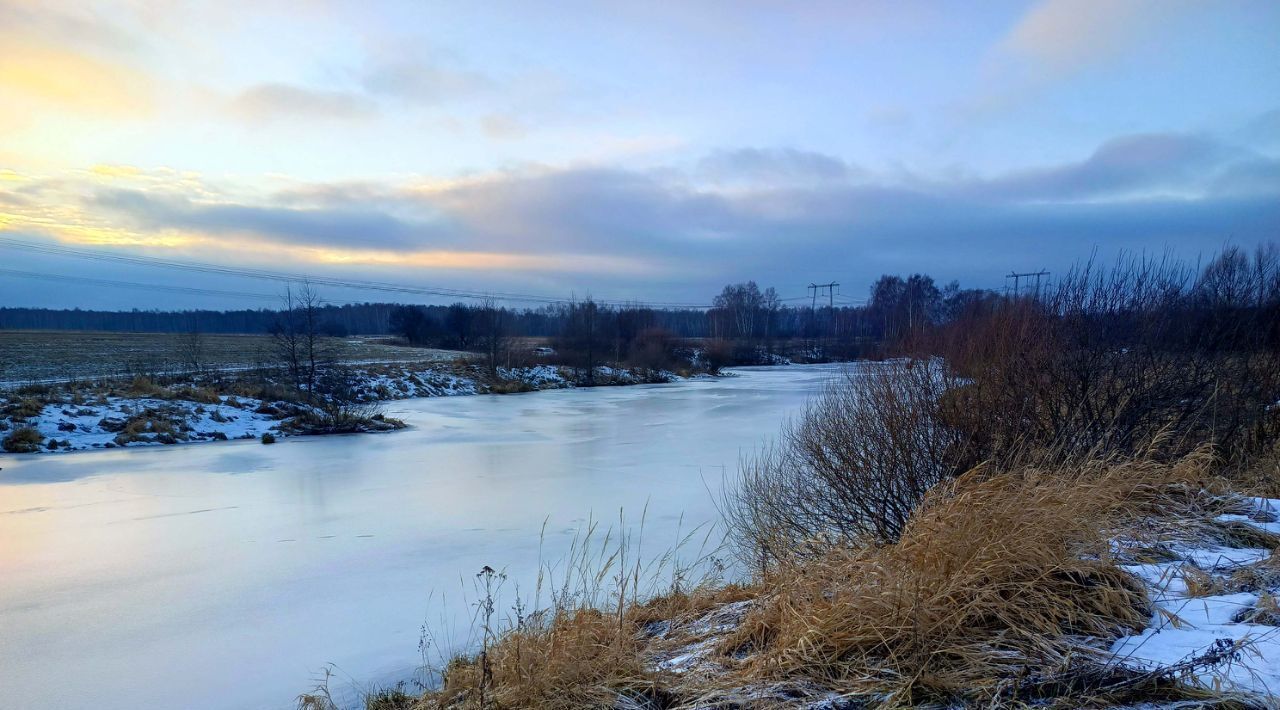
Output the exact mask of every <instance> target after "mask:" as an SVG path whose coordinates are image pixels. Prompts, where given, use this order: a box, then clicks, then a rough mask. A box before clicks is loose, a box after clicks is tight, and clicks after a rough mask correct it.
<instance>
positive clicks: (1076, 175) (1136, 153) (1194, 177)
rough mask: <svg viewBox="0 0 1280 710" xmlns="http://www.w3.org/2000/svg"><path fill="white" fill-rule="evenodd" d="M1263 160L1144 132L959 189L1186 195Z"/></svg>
mask: <svg viewBox="0 0 1280 710" xmlns="http://www.w3.org/2000/svg"><path fill="white" fill-rule="evenodd" d="M1268 162H1272V163H1274V162H1275V161H1269V160H1268V159H1267V158H1265V157H1263V156H1261V155H1258V154H1256V153H1253V152H1252V151H1248V150H1245V149H1243V148H1238V147H1235V146H1231V145H1227V144H1224V143H1221V142H1219V141H1218V140H1215V139H1213V138H1211V137H1209V136H1204V135H1195V134H1180V133H1149V134H1139V135H1130V136H1122V137H1118V138H1115V139H1112V140H1110V141H1107V142H1106V143H1104V144H1103V145H1101V146H1100V147H1099V148H1098V149H1097V150H1096V151H1094V153H1093V154H1092V155H1090V156H1089V157H1088V158H1086V159H1084V160H1082V161H1079V162H1076V163H1068V164H1064V165H1059V166H1054V167H1049V168H1041V169H1036V170H1026V171H1021V172H1017V173H1013V174H1011V175H1007V176H1003V177H1000V178H997V179H993V180H987V181H977V182H974V183H973V184H970V185H967V186H965V189H966V190H968V191H969V192H971V193H974V194H984V195H988V196H991V197H996V198H1001V199H1021V200H1058V201H1064V200H1077V199H1091V198H1105V199H1115V198H1118V197H1124V196H1130V195H1133V194H1143V193H1145V194H1151V193H1153V192H1165V193H1176V194H1182V195H1186V194H1197V193H1202V192H1203V191H1204V190H1205V188H1206V186H1208V185H1210V184H1212V183H1215V182H1218V181H1219V180H1220V178H1221V177H1222V176H1223V175H1224V174H1226V173H1228V172H1230V171H1232V170H1236V169H1239V168H1240V167H1241V166H1244V165H1250V164H1253V165H1254V169H1255V170H1256V169H1258V168H1259V165H1258V164H1262V165H1265V164H1266V163H1268ZM1220 184H1221V185H1223V186H1225V187H1228V188H1229V185H1228V184H1225V183H1220ZM1241 186H1243V184H1241Z"/></svg>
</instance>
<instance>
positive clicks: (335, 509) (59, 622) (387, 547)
mask: <svg viewBox="0 0 1280 710" xmlns="http://www.w3.org/2000/svg"><path fill="white" fill-rule="evenodd" d="M733 372H734V374H735V375H736V376H734V377H720V378H699V379H691V380H684V381H681V382H679V383H674V384H656V385H636V386H626V387H597V388H590V389H587V388H572V387H566V388H562V389H553V390H546V391H541V392H535V393H531V394H528V395H522V396H517V397H483V396H456V397H420V398H413V399H402V400H395V401H389V402H387V403H386V404H385V411H386V415H387V416H388V417H393V418H397V419H401V420H403V421H405V422H406V423H407V424H408V425H409V427H408V428H407V429H404V430H402V431H399V432H396V433H394V434H393V435H392V434H389V435H385V436H365V435H361V436H315V437H312V436H297V437H288V438H285V439H282V440H281V441H280V442H279V443H278V444H275V445H273V446H263V445H261V444H259V443H257V442H256V441H250V440H243V441H236V440H232V441H228V442H223V443H221V444H219V445H216V446H151V447H146V448H134V447H133V446H129V447H124V448H115V449H93V450H89V451H83V452H79V453H77V454H75V455H72V456H48V455H41V456H4V457H2V460H0V468H3V470H0V539H3V540H5V541H6V544H4V545H0V578H2V579H4V580H5V583H4V584H3V585H0V618H3V619H4V633H5V637H6V643H5V644H2V645H0V687H3V688H4V689H5V693H6V696H5V697H6V702H7V703H9V704H12V705H14V706H15V707H94V708H99V709H100V710H136V709H137V708H146V707H157V708H170V707H182V708H187V709H189V710H223V709H224V708H263V709H264V710H291V709H292V708H295V707H296V703H295V702H294V698H295V697H296V696H297V695H298V693H299V692H302V691H305V690H308V689H310V688H311V687H313V686H314V685H315V682H316V679H317V678H319V677H320V676H321V675H323V672H324V670H325V669H326V668H327V667H331V668H332V669H333V672H334V674H335V676H334V678H333V679H332V680H331V683H330V688H331V689H332V691H333V693H334V695H335V696H336V697H339V698H348V699H350V701H351V702H350V703H346V704H347V705H350V706H354V705H355V704H356V703H357V702H358V700H357V699H358V698H359V697H360V692H361V691H363V690H366V689H368V687H369V686H370V685H374V684H376V685H382V684H388V685H390V684H394V683H396V682H397V681H399V680H409V679H413V678H415V677H416V675H415V670H416V669H417V668H419V667H420V666H422V664H423V657H422V653H421V652H420V650H419V643H420V642H421V641H423V639H424V637H423V627H424V626H426V627H429V628H430V629H431V630H432V635H431V637H430V641H431V644H432V645H431V647H430V649H429V654H430V656H431V657H432V658H434V657H435V656H436V654H437V652H439V653H445V654H449V653H453V652H459V651H462V650H465V649H466V648H468V647H469V643H468V642H469V640H470V639H469V638H468V636H469V625H470V619H471V617H472V616H473V615H474V613H475V609H474V607H473V606H471V604H470V602H471V601H472V600H474V598H475V597H474V590H473V589H472V585H471V582H472V581H473V575H474V574H475V573H476V572H477V571H479V570H480V569H481V568H482V567H484V566H485V565H489V566H490V567H493V568H494V569H498V570H501V571H503V572H505V573H506V574H507V577H508V581H507V585H506V588H505V589H504V590H503V591H502V593H501V595H500V598H499V599H498V601H497V604H498V607H499V608H500V609H503V610H507V609H510V607H511V606H512V605H513V603H514V596H513V595H514V593H515V591H516V588H517V586H518V587H519V589H520V590H521V594H526V593H527V592H529V591H531V590H532V589H533V588H534V586H535V585H536V584H537V573H538V569H537V563H538V560H539V559H544V560H548V561H550V560H551V559H554V558H559V557H560V556H561V555H563V554H564V552H565V551H566V550H568V549H569V548H570V547H571V545H572V541H573V540H574V538H575V536H577V535H579V534H580V533H581V531H583V530H584V529H586V528H587V527H588V526H589V525H590V524H591V522H592V521H593V520H594V521H595V522H596V523H597V524H598V526H599V527H598V529H597V532H596V535H597V538H598V539H602V538H603V537H604V535H605V532H606V530H607V529H610V528H612V529H613V530H614V532H615V534H616V533H617V532H619V531H620V526H619V525H618V517H619V510H620V509H624V510H625V515H626V523H627V524H626V530H628V531H631V532H635V531H636V530H638V529H639V528H640V527H643V529H644V532H643V550H642V553H643V554H644V555H645V556H646V558H647V557H649V556H651V555H657V554H661V553H662V552H664V551H666V550H669V549H671V548H673V547H676V546H677V545H678V544H679V542H680V540H681V539H682V538H684V537H685V536H687V535H689V534H690V533H691V532H693V531H696V532H694V537H695V538H696V539H695V540H693V541H692V543H690V544H689V545H687V546H686V547H687V548H689V549H687V552H688V554H689V556H690V557H693V556H696V555H697V547H698V546H699V545H700V544H701V542H702V540H703V538H704V537H705V535H706V533H707V532H711V533H712V537H713V542H712V543H711V544H712V546H714V544H715V543H714V539H715V538H716V537H718V535H719V528H715V529H711V528H710V527H709V526H711V525H712V524H714V522H715V521H716V520H717V519H718V517H719V516H718V513H717V511H716V508H715V495H716V493H715V492H716V491H717V490H718V489H719V485H720V483H721V481H722V479H723V477H724V475H725V472H726V471H732V470H733V468H734V467H735V466H736V465H737V462H738V460H739V457H740V455H741V453H742V452H743V451H749V450H751V449H752V448H753V447H755V446H757V445H758V444H759V442H760V441H761V440H763V439H764V438H765V437H767V436H770V435H772V434H773V433H775V432H776V431H777V426H778V422H779V421H781V420H783V419H785V418H786V417H789V416H792V415H794V414H795V413H796V412H798V411H799V410H800V409H801V408H802V407H803V406H804V403H805V402H806V401H807V400H808V399H809V398H810V396H811V395H812V394H813V393H814V392H816V391H817V390H818V388H819V387H820V386H821V384H822V383H824V382H826V381H827V380H829V379H830V378H831V377H832V376H833V375H835V374H837V373H838V372H839V367H837V366H792V367H772V368H742V369H736V370H734V371H733ZM646 503H647V509H646ZM642 519H643V522H642ZM632 539H633V540H635V541H637V542H639V535H636V536H635V537H633V538H632ZM540 549H542V550H544V551H545V554H544V555H542V556H540V554H539V550H540ZM107 620H109V623H108V621H107ZM330 664H331V665H330Z"/></svg>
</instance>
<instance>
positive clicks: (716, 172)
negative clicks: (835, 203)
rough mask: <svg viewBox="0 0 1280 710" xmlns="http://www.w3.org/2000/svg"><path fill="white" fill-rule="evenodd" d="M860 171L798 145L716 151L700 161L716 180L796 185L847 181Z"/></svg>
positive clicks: (706, 175) (700, 171) (701, 168)
mask: <svg viewBox="0 0 1280 710" xmlns="http://www.w3.org/2000/svg"><path fill="white" fill-rule="evenodd" d="M856 172H857V170H856V169H854V168H853V167H852V166H850V165H849V164H848V163H846V162H845V161H843V160H841V159H839V158H835V157H832V156H830V155H824V154H822V153H814V152H811V151H805V150H797V149H795V148H770V149H761V148H740V149H737V150H717V151H714V152H712V153H711V154H710V155H708V156H706V157H705V158H703V159H702V160H701V162H699V163H698V169H697V173H698V175H699V177H701V178H703V179H706V180H709V181H711V182H714V183H727V184H733V183H764V184H778V183H784V184H795V183H810V182H830V181H839V180H844V179H846V178H848V177H850V176H852V175H853V174H855V173H856Z"/></svg>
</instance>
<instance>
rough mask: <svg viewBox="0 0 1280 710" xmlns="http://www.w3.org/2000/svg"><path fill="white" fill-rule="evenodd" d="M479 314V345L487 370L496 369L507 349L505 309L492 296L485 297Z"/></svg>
mask: <svg viewBox="0 0 1280 710" xmlns="http://www.w3.org/2000/svg"><path fill="white" fill-rule="evenodd" d="M477 315H478V316H479V335H480V338H479V340H480V342H479V345H480V346H481V347H480V350H481V352H483V353H484V358H485V366H486V367H488V368H489V372H497V371H498V363H500V362H502V357H503V355H504V354H505V353H506V351H507V345H508V343H507V328H506V309H504V308H499V307H498V305H497V304H496V303H495V302H494V300H493V298H491V297H490V298H485V299H484V300H483V301H482V302H481V305H480V308H479V311H478V313H477Z"/></svg>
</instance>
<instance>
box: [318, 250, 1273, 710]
mask: <svg viewBox="0 0 1280 710" xmlns="http://www.w3.org/2000/svg"><path fill="white" fill-rule="evenodd" d="M1268 254H1271V256H1268ZM1272 256H1274V254H1273V253H1271V252H1259V254H1258V255H1255V256H1254V257H1252V258H1250V257H1249V256H1248V255H1241V254H1240V253H1238V252H1228V253H1227V254H1224V255H1222V256H1221V257H1219V258H1218V259H1215V260H1213V261H1212V262H1210V263H1209V264H1208V265H1207V266H1206V267H1205V268H1204V269H1201V270H1194V269H1189V268H1186V267H1184V266H1182V265H1178V264H1171V263H1168V262H1163V261H1149V260H1142V259H1135V260H1127V261H1121V262H1120V263H1118V264H1117V265H1115V266H1114V267H1111V268H1107V269H1100V268H1097V267H1096V266H1095V265H1085V266H1084V267H1082V268H1081V269H1079V270H1077V271H1076V272H1073V273H1072V274H1069V275H1068V276H1067V277H1065V278H1064V279H1063V280H1062V281H1061V282H1060V284H1059V285H1058V286H1057V287H1055V289H1054V290H1053V291H1052V292H1050V293H1048V294H1045V295H1043V296H1042V297H1039V298H1036V299H1030V298H1026V299H1005V300H1003V301H996V302H986V303H983V304H981V308H977V309H975V310H973V311H972V312H970V313H967V314H965V315H964V317H962V318H960V319H957V320H953V321H951V322H949V323H948V324H946V325H945V326H940V327H936V328H922V329H920V330H918V331H913V332H908V333H905V334H904V337H903V338H902V339H901V340H900V341H898V342H896V343H891V344H886V348H890V349H896V350H897V352H898V353H899V354H901V355H902V356H903V358H902V359H900V360H896V361H893V362H889V363H885V364H884V365H882V366H879V367H869V368H860V369H859V370H857V371H850V373H849V374H848V375H846V376H845V377H842V378H837V380H836V381H834V382H832V383H831V384H830V386H829V387H828V388H827V389H826V391H825V392H824V393H823V394H822V395H821V396H819V397H817V398H815V399H814V400H813V402H812V403H811V405H810V406H809V408H808V410H807V411H806V412H805V413H804V414H803V415H801V416H800V417H798V418H796V419H795V420H793V421H791V422H788V423H787V424H786V425H784V427H783V428H782V430H781V432H780V434H779V436H778V438H777V440H776V441H775V443H774V444H773V445H772V446H770V447H768V448H766V449H765V450H763V451H761V452H759V453H758V455H756V456H755V457H753V458H751V459H749V460H748V461H746V462H745V464H744V466H743V467H742V471H741V473H740V476H739V477H738V478H737V479H736V480H734V481H732V482H731V484H730V485H729V486H728V488H727V490H726V491H725V493H724V498H723V502H722V512H723V513H724V515H725V519H726V524H727V527H728V531H729V536H728V540H727V543H728V545H729V546H730V549H731V550H732V551H733V552H734V553H736V559H737V560H738V564H739V567H738V568H737V569H738V570H740V572H741V573H740V574H739V575H737V576H736V577H734V578H731V579H730V580H729V582H732V583H726V581H725V580H724V579H722V578H721V577H720V575H716V574H713V575H711V576H709V577H707V578H706V579H705V580H703V581H701V582H696V583H695V582H691V581H690V579H689V576H688V575H687V574H676V575H673V577H672V581H671V584H670V587H669V589H667V590H666V591H665V592H661V593H657V594H642V593H641V592H640V591H639V590H640V589H641V588H643V585H641V584H639V575H638V574H636V573H635V571H634V570H633V568H631V567H629V566H628V565H627V564H625V563H622V562H621V561H620V560H622V559H624V558H625V555H626V550H625V548H623V547H620V548H619V549H618V551H617V553H616V554H615V555H613V556H612V557H609V558H607V559H606V560H605V561H604V563H603V564H597V565H595V566H594V567H592V570H591V571H584V572H582V573H581V575H580V576H581V577H582V578H584V579H587V578H590V579H593V580H595V584H594V586H592V585H587V587H585V588H586V589H588V590H589V591H588V592H586V593H583V592H581V591H575V592H573V593H566V594H559V595H554V596H553V601H552V603H550V604H549V605H546V606H545V607H543V608H536V609H533V610H529V609H523V608H522V609H518V610H515V612H514V613H510V614H506V615H505V616H504V614H503V613H502V612H503V611H504V610H495V609H494V608H493V604H492V597H487V596H486V597H482V599H489V602H488V605H487V606H485V605H484V604H483V603H482V605H481V606H480V609H481V610H482V614H481V619H482V622H481V624H482V633H480V634H478V638H480V639H481V641H480V643H479V644H478V645H477V647H476V648H475V649H473V650H472V651H471V652H469V653H468V654H467V655H464V656H460V657H456V658H453V659H451V660H449V661H448V662H447V663H445V664H443V667H441V668H439V669H437V670H438V672H439V675H438V678H439V681H440V682H439V685H438V687H433V688H430V689H427V690H426V691H424V692H413V693H409V692H406V690H405V689H400V690H392V691H386V692H383V693H379V694H374V695H371V696H370V698H369V706H370V707H378V708H499V707H500V708H517V707H519V708H525V707H527V708H544V707H550V708H577V707H608V708H677V707H725V708H727V707H812V708H841V707H851V708H852V707H939V708H941V707H1063V708H1066V707H1082V706H1087V707H1121V706H1124V707H1133V706H1135V705H1140V704H1143V703H1146V705H1143V707H1170V708H1172V707H1191V706H1195V707H1272V706H1274V704H1275V703H1276V702H1278V701H1277V696H1275V695H1273V694H1272V693H1273V692H1274V691H1275V690H1276V689H1280V643H1277V637H1280V629H1278V628H1277V626H1276V624H1277V623H1278V622H1280V614H1278V613H1277V609H1278V607H1277V604H1276V601H1275V600H1276V599H1277V598H1278V597H1280V575H1278V574H1277V572H1276V570H1278V569H1280V557H1278V556H1277V555H1276V554H1275V550H1276V547H1277V544H1280V538H1278V537H1277V534H1280V501H1276V500H1274V498H1275V497H1276V496H1277V494H1280V453H1278V450H1277V446H1278V445H1280V444H1278V442H1280V406H1277V403H1278V402H1280V272H1277V268H1276V263H1275V260H1274V259H1273V258H1272ZM1258 496H1263V497H1261V498H1260V497H1258ZM1268 498H1271V500H1268ZM493 574H497V573H496V572H493V571H492V570H489V571H487V572H483V573H482V578H484V577H483V575H493ZM485 580H486V582H488V581H492V579H491V577H490V578H485ZM735 580H736V581H735ZM573 589H575V590H581V589H583V587H574V588H573ZM495 618H499V619H502V618H506V619H509V621H510V623H505V624H495V623H494V621H493V620H494V619H495ZM299 702H300V705H302V706H304V707H325V706H326V703H327V702H328V699H327V696H326V695H325V693H323V692H320V693H318V694H309V695H305V696H303V697H301V698H300V701H299Z"/></svg>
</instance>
